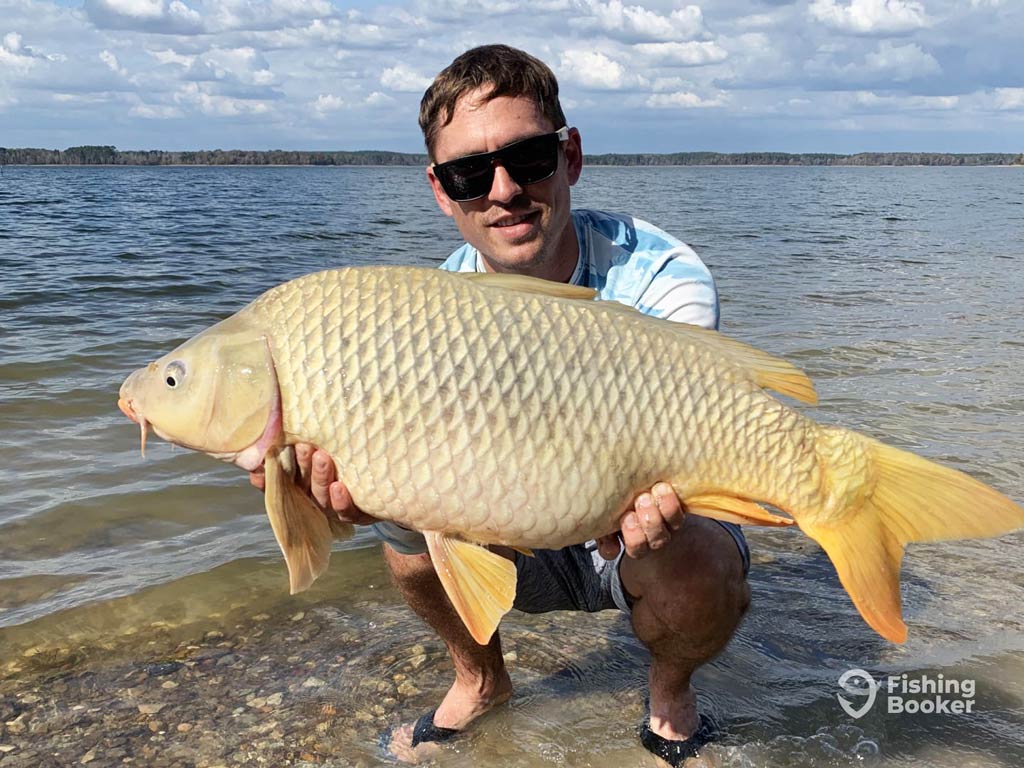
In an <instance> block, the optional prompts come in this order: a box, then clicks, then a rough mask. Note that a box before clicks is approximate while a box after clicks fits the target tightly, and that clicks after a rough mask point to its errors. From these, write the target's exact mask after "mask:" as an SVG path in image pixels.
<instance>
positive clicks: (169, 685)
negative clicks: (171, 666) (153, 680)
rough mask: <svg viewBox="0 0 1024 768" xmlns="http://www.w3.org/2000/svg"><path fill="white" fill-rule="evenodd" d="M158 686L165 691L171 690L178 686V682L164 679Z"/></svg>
mask: <svg viewBox="0 0 1024 768" xmlns="http://www.w3.org/2000/svg"><path fill="white" fill-rule="evenodd" d="M160 687H161V688H163V689H164V690H165V691H173V690H174V689H175V688H177V687H178V684H177V683H176V682H174V681H173V680H164V681H163V682H162V683H161V684H160Z"/></svg>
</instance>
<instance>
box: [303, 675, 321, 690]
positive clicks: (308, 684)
mask: <svg viewBox="0 0 1024 768" xmlns="http://www.w3.org/2000/svg"><path fill="white" fill-rule="evenodd" d="M325 685H327V683H325V682H324V681H323V680H321V679H320V678H319V677H308V678H306V681H305V682H304V683H303V684H302V687H303V688H323V687H324V686H325Z"/></svg>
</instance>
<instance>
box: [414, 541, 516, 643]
mask: <svg viewBox="0 0 1024 768" xmlns="http://www.w3.org/2000/svg"><path fill="white" fill-rule="evenodd" d="M423 535H424V537H425V538H426V540H427V550H428V551H429V552H430V559H431V561H432V562H433V563H434V570H435V571H437V575H438V578H439V579H440V580H441V585H442V586H443V587H444V591H445V592H446V593H447V595H448V599H449V600H451V603H452V606H453V607H454V608H455V611H456V613H458V614H459V618H461V619H462V623H463V624H465V625H466V629H468V630H469V634H470V635H472V636H473V639H474V640H476V641H477V642H478V643H479V644H480V645H487V643H489V642H490V640H491V637H492V636H493V635H494V631H495V630H496V629H497V628H498V624H499V622H501V617H502V616H504V615H505V614H506V613H508V612H509V610H510V609H511V608H512V602H513V601H514V600H515V597H516V567H515V565H514V564H513V563H512V562H511V561H510V560H506V559H505V558H504V557H502V556H501V555H496V554H495V553H494V552H491V551H490V550H489V549H487V547H484V546H481V545H479V544H473V543H471V542H468V541H463V540H462V539H457V538H454V537H451V536H447V535H445V534H443V533H437V532H434V531H425V532H424V534H423Z"/></svg>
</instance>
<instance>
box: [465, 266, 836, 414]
mask: <svg viewBox="0 0 1024 768" xmlns="http://www.w3.org/2000/svg"><path fill="white" fill-rule="evenodd" d="M458 274H459V275H460V276H462V277H465V278H468V279H469V280H472V281H474V282H475V283H476V284H477V285H483V286H488V287H491V288H503V289H505V290H509V291H518V292H520V293H531V294H538V295H541V296H552V297H554V298H557V299H576V300H584V301H591V300H593V299H594V297H596V296H597V291H595V290H594V289H593V288H584V287H583V286H580V285H570V284H568V283H556V282H553V281H551V280H542V279H540V278H538V277H527V276H526V275H512V274H506V273H502V272H459V273H458ZM593 306H594V308H595V309H596V311H598V312H610V313H613V314H621V315H623V316H625V317H630V318H633V319H635V320H639V321H640V322H648V323H658V324H659V326H660V327H662V328H672V329H673V330H674V331H675V332H676V333H678V334H680V335H681V336H685V337H686V338H687V340H688V341H690V342H691V343H694V344H700V345H701V346H709V347H714V350H715V352H716V353H717V354H722V353H724V354H725V355H726V356H727V357H728V358H729V359H730V360H732V361H733V362H734V363H735V364H736V365H738V366H739V367H741V368H743V369H745V370H747V371H749V372H750V374H751V375H752V376H753V377H754V380H755V381H756V382H757V385H758V386H759V387H762V388H764V389H770V390H773V391H775V392H778V393H779V394H782V395H788V396H789V397H792V398H794V399H796V400H800V401H801V402H804V403H810V404H812V405H813V404H815V403H817V402H818V395H817V393H816V392H815V391H814V384H812V383H811V380H810V379H809V378H807V374H805V373H804V372H803V371H801V370H800V369H799V368H797V367H796V366H794V365H793V364H791V363H788V362H786V361H785V360H782V359H781V358H778V357H774V356H773V355H769V354H768V353H767V352H762V351H761V350H759V349H755V348H754V347H751V346H750V345H749V344H744V343H743V342H741V341H736V340H735V339H731V338H729V337H728V336H724V335H722V334H721V333H719V332H718V331H709V330H707V329H706V328H701V327H700V326H698V325H691V324H689V323H675V322H671V321H669V320H663V319H661V318H655V317H651V316H650V315H645V314H644V313H643V312H640V311H639V310H638V309H636V308H634V307H631V306H629V305H627V304H622V303H621V302H618V301H595V302H593Z"/></svg>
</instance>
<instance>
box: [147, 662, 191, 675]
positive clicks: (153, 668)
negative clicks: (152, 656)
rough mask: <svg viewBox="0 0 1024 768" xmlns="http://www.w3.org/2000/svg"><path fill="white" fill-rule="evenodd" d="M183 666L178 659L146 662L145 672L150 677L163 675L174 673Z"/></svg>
mask: <svg viewBox="0 0 1024 768" xmlns="http://www.w3.org/2000/svg"><path fill="white" fill-rule="evenodd" d="M183 666H184V665H183V664H182V663H181V662H180V661H162V662H158V663H157V664H147V665H146V674H147V675H149V676H150V677H163V676H164V675H171V674H174V673H175V672H177V671H178V670H179V669H181V668H182V667H183Z"/></svg>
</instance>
